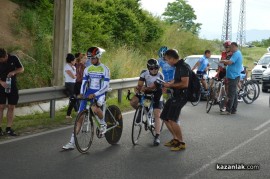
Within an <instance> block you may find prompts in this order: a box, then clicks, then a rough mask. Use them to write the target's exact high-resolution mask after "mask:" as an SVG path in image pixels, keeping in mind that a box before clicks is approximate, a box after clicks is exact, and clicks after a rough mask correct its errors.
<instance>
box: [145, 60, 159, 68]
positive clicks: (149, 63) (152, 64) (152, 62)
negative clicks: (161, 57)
mask: <svg viewBox="0 0 270 179" xmlns="http://www.w3.org/2000/svg"><path fill="white" fill-rule="evenodd" d="M147 68H148V69H149V68H159V64H158V61H157V60H156V59H154V58H151V59H149V60H148V61H147Z"/></svg>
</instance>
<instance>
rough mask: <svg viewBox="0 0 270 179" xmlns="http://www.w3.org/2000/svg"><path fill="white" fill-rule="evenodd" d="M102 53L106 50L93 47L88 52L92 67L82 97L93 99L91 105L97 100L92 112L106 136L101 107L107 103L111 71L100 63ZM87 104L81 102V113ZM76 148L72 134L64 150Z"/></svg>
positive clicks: (87, 71)
mask: <svg viewBox="0 0 270 179" xmlns="http://www.w3.org/2000/svg"><path fill="white" fill-rule="evenodd" d="M102 52H104V50H103V49H101V48H99V47H91V48H89V49H88V50H87V57H88V59H90V60H91V65H90V66H89V67H87V68H85V70H84V73H83V80H82V86H81V91H80V96H83V97H86V98H89V99H92V100H91V103H93V102H94V99H96V100H97V103H96V104H93V105H92V110H93V112H94V113H95V114H96V115H97V116H98V118H99V119H100V124H101V129H100V132H101V133H102V134H104V133H105V132H106V128H107V125H106V122H105V120H104V116H103V112H102V110H101V108H100V107H101V106H102V105H103V104H104V102H105V92H106V91H107V90H108V88H109V82H110V70H109V68H108V67H107V66H105V65H104V64H102V63H101V62H100V58H101V55H102ZM86 104H87V101H84V100H83V101H81V104H80V109H79V112H81V111H82V110H84V109H85V108H86ZM74 147H75V145H74V135H73V134H72V136H71V140H70V142H69V143H68V144H66V145H65V146H63V149H74Z"/></svg>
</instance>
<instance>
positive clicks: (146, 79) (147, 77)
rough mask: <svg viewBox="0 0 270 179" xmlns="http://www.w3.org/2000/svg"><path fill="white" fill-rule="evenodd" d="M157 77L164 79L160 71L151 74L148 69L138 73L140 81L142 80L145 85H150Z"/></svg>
mask: <svg viewBox="0 0 270 179" xmlns="http://www.w3.org/2000/svg"><path fill="white" fill-rule="evenodd" d="M157 78H160V79H162V80H164V76H163V75H162V73H160V72H158V73H157V74H156V75H151V74H150V72H149V70H143V71H142V72H141V75H140V79H139V80H140V81H144V82H145V85H146V87H149V86H152V85H153V84H154V83H155V81H156V80H157Z"/></svg>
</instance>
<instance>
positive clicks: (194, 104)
mask: <svg viewBox="0 0 270 179" xmlns="http://www.w3.org/2000/svg"><path fill="white" fill-rule="evenodd" d="M201 97H202V93H200V94H199V97H198V100H197V101H194V102H192V101H191V104H192V105H193V106H197V105H198V104H199V103H200V101H201Z"/></svg>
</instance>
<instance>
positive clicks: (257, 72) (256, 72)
mask: <svg viewBox="0 0 270 179" xmlns="http://www.w3.org/2000/svg"><path fill="white" fill-rule="evenodd" d="M269 63H270V53H266V54H264V55H263V56H262V57H261V59H260V60H259V61H258V62H254V64H255V65H256V66H255V67H254V68H253V69H252V71H251V79H252V80H256V81H261V80H262V74H263V72H264V71H265V70H266V68H265V66H268V64H269Z"/></svg>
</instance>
